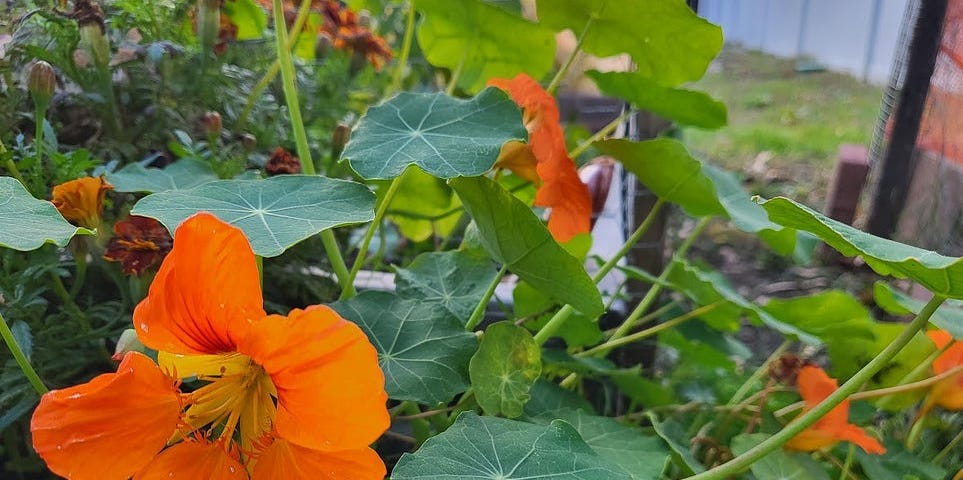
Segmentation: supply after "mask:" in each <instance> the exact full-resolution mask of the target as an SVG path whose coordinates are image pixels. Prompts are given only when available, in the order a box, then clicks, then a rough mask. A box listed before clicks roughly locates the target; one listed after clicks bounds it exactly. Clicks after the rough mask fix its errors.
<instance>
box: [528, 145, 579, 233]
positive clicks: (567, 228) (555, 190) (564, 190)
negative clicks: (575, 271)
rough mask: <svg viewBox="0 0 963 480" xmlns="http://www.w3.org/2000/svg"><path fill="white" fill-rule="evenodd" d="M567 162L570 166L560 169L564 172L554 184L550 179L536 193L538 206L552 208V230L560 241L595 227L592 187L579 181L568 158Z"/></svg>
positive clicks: (549, 228)
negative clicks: (593, 222) (593, 223)
mask: <svg viewBox="0 0 963 480" xmlns="http://www.w3.org/2000/svg"><path fill="white" fill-rule="evenodd" d="M565 162H566V163H567V165H568V166H567V167H565V166H563V167H562V168H561V169H560V172H563V173H560V174H559V175H556V176H555V177H554V179H553V180H551V181H548V180H546V181H545V183H543V184H542V186H541V188H539V189H538V191H537V192H535V205H538V206H541V207H549V208H551V209H552V213H551V215H550V216H549V217H548V231H549V232H551V233H552V236H553V237H554V238H555V240H557V241H559V242H567V241H569V240H571V239H572V237H574V236H576V235H580V234H582V233H588V232H589V230H590V228H591V224H592V196H591V194H590V193H589V190H588V186H587V185H585V183H583V182H582V179H581V178H579V176H578V172H577V171H575V165H574V164H573V163H572V161H571V160H568V157H565ZM540 169H541V167H540Z"/></svg>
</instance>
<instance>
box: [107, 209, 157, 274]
mask: <svg viewBox="0 0 963 480" xmlns="http://www.w3.org/2000/svg"><path fill="white" fill-rule="evenodd" d="M172 246H173V239H171V234H170V233H169V232H168V231H167V227H165V226H164V225H161V223H160V222H158V221H157V220H154V219H153V218H148V217H141V216H138V215H131V216H130V218H129V219H127V220H124V221H120V222H117V223H115V224H114V238H111V239H110V242H109V243H108V244H107V252H106V253H104V260H107V261H110V262H121V263H122V264H123V267H124V274H125V275H142V274H143V273H144V272H145V271H146V270H147V269H149V268H151V267H154V266H155V265H159V264H160V262H161V260H163V259H164V257H165V256H167V252H170V251H171V247H172Z"/></svg>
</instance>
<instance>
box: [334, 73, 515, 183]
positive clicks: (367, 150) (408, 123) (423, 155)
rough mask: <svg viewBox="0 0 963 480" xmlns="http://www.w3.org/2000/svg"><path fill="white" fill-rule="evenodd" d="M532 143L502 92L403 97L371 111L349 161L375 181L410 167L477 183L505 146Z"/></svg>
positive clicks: (355, 138)
mask: <svg viewBox="0 0 963 480" xmlns="http://www.w3.org/2000/svg"><path fill="white" fill-rule="evenodd" d="M527 138H528V135H527V133H526V132H525V127H524V125H522V122H521V113H520V112H519V111H518V107H517V106H515V103H514V102H512V101H511V100H510V99H509V98H508V96H507V95H505V93H504V92H502V91H501V90H498V89H497V88H489V89H486V90H484V91H482V92H481V93H480V94H478V96H476V97H474V98H472V99H471V100H459V99H455V98H452V97H449V96H447V95H444V94H441V93H433V94H415V93H401V94H399V95H397V96H396V97H394V98H392V99H391V100H389V101H388V102H386V103H384V104H382V105H379V106H377V107H372V108H371V109H369V110H368V112H367V113H366V114H365V116H364V117H363V119H362V120H361V122H360V123H359V124H358V126H357V127H356V128H355V131H354V134H353V138H352V141H351V142H349V143H348V146H347V147H345V150H344V154H343V158H345V159H347V160H348V162H349V163H350V164H351V168H353V169H354V170H355V171H356V172H358V175H361V176H362V177H363V178H366V179H369V180H371V179H385V178H394V177H397V176H399V175H401V174H402V172H404V170H405V168H407V167H408V166H409V165H418V166H419V167H421V169H422V170H424V171H425V172H427V173H429V174H431V175H434V176H436V177H439V178H454V177H459V176H465V177H475V176H478V175H481V174H483V173H485V172H487V171H488V170H491V168H492V165H494V164H495V160H496V159H497V158H498V153H499V152H500V151H501V148H502V144H504V143H505V142H507V141H509V140H525V139H527Z"/></svg>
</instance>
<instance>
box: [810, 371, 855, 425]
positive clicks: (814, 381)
mask: <svg viewBox="0 0 963 480" xmlns="http://www.w3.org/2000/svg"><path fill="white" fill-rule="evenodd" d="M797 382H798V385H799V395H800V396H801V397H802V398H803V402H805V403H806V407H805V410H804V411H808V410H810V409H812V408H813V407H815V406H816V405H818V404H819V403H820V402H822V401H823V400H825V399H826V397H828V396H830V395H832V393H833V392H835V391H836V389H837V388H839V384H838V383H837V382H836V379H835V378H831V377H830V376H829V375H827V374H826V372H825V371H823V369H821V368H819V367H815V366H812V365H807V366H804V367H802V368H801V369H800V370H799V377H798V379H797ZM848 422H849V400H843V402H842V403H840V404H839V405H837V406H836V407H835V408H833V409H832V410H830V411H829V413H827V414H826V415H825V416H823V418H821V419H819V421H817V422H816V423H815V425H814V426H816V427H818V426H822V425H834V426H840V425H845V424H846V423H848Z"/></svg>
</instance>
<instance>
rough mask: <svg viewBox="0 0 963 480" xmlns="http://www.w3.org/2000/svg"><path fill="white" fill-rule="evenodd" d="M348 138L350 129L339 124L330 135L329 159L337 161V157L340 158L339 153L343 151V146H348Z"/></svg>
mask: <svg viewBox="0 0 963 480" xmlns="http://www.w3.org/2000/svg"><path fill="white" fill-rule="evenodd" d="M350 138H351V127H349V126H347V125H346V124H344V123H340V122H339V123H338V126H336V127H334V132H333V133H332V134H331V158H333V159H335V160H337V159H338V157H340V156H341V152H342V151H343V150H344V146H345V145H347V144H348V140H349V139H350Z"/></svg>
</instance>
